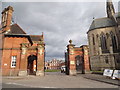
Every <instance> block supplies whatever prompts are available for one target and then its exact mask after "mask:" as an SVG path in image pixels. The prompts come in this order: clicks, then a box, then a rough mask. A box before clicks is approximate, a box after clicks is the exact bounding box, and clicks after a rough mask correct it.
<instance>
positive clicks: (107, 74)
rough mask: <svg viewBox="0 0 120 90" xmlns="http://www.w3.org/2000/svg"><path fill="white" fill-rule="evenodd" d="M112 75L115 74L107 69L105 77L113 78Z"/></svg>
mask: <svg viewBox="0 0 120 90" xmlns="http://www.w3.org/2000/svg"><path fill="white" fill-rule="evenodd" d="M112 73H113V70H110V69H105V70H104V73H103V75H104V76H108V77H111V76H112Z"/></svg>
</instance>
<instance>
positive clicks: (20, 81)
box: [3, 72, 118, 88]
mask: <svg viewBox="0 0 120 90" xmlns="http://www.w3.org/2000/svg"><path fill="white" fill-rule="evenodd" d="M6 85H8V87H9V88H10V87H11V85H15V87H20V86H23V87H32V88H118V86H117V85H111V84H107V83H102V82H98V81H94V80H89V79H85V78H84V77H82V76H68V75H65V74H61V73H60V72H58V73H46V76H43V77H39V76H27V77H3V87H6Z"/></svg>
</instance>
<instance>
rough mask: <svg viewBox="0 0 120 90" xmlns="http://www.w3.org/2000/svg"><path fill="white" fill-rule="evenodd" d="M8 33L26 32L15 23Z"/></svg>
mask: <svg viewBox="0 0 120 90" xmlns="http://www.w3.org/2000/svg"><path fill="white" fill-rule="evenodd" d="M8 34H26V33H25V32H24V31H23V29H22V28H20V26H18V25H17V24H13V25H12V26H11V29H10V32H9V33H8Z"/></svg>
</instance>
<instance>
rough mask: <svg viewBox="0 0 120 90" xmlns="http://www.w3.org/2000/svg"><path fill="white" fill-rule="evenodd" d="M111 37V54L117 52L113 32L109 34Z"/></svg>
mask: <svg viewBox="0 0 120 90" xmlns="http://www.w3.org/2000/svg"><path fill="white" fill-rule="evenodd" d="M110 35H111V40H112V47H113V52H114V53H115V52H117V40H116V36H115V35H114V33H113V32H110Z"/></svg>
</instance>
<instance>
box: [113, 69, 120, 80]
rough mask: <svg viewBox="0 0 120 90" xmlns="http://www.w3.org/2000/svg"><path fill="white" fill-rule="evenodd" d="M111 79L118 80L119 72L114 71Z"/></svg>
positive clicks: (119, 77)
mask: <svg viewBox="0 0 120 90" xmlns="http://www.w3.org/2000/svg"><path fill="white" fill-rule="evenodd" d="M113 78H118V79H120V70H114V73H113Z"/></svg>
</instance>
